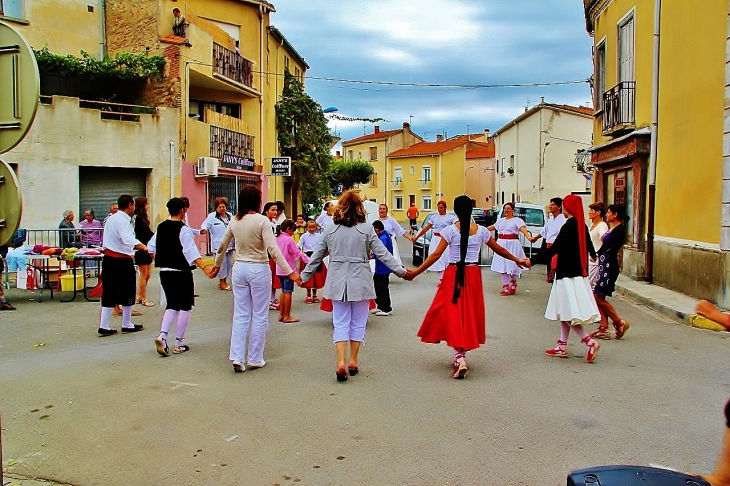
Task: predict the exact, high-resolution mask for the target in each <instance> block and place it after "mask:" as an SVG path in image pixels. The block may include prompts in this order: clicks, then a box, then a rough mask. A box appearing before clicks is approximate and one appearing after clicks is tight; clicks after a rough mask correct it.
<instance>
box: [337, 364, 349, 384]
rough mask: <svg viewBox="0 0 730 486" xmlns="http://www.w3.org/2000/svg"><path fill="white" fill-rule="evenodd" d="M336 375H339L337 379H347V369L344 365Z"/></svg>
mask: <svg viewBox="0 0 730 486" xmlns="http://www.w3.org/2000/svg"><path fill="white" fill-rule="evenodd" d="M335 375H336V376H337V381H347V371H345V368H344V367H343V368H338V369H337V371H336V372H335Z"/></svg>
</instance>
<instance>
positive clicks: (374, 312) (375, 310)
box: [370, 307, 382, 314]
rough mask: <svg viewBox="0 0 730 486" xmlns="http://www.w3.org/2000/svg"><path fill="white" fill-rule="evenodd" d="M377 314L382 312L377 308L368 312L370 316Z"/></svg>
mask: <svg viewBox="0 0 730 486" xmlns="http://www.w3.org/2000/svg"><path fill="white" fill-rule="evenodd" d="M378 312H382V311H381V310H380V309H378V308H377V307H376V308H375V309H373V310H371V311H370V313H371V314H377V313H378Z"/></svg>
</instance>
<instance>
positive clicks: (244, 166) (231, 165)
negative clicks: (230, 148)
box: [220, 154, 254, 171]
mask: <svg viewBox="0 0 730 486" xmlns="http://www.w3.org/2000/svg"><path fill="white" fill-rule="evenodd" d="M220 166H221V167H223V168H225V169H236V170H248V171H253V166H254V161H253V160H251V159H247V158H245V157H239V156H237V155H231V154H223V160H221V165H220Z"/></svg>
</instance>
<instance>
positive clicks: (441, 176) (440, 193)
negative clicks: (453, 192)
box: [439, 154, 444, 200]
mask: <svg viewBox="0 0 730 486" xmlns="http://www.w3.org/2000/svg"><path fill="white" fill-rule="evenodd" d="M441 156H442V154H439V200H441V199H443V198H444V194H443V193H442V192H441V179H443V174H441Z"/></svg>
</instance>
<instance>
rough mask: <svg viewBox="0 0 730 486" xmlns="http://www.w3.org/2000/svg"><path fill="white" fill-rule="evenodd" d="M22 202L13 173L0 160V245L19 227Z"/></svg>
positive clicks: (16, 179) (6, 241)
mask: <svg viewBox="0 0 730 486" xmlns="http://www.w3.org/2000/svg"><path fill="white" fill-rule="evenodd" d="M22 214H23V200H22V198H21V197H20V187H18V178H17V177H16V176H15V171H14V170H13V169H12V167H10V166H9V165H8V164H7V163H5V162H3V161H2V160H0V245H4V244H6V243H8V242H9V241H10V240H11V238H12V237H13V235H14V234H15V232H16V231H17V230H18V226H19V225H20V217H21V216H22Z"/></svg>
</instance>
